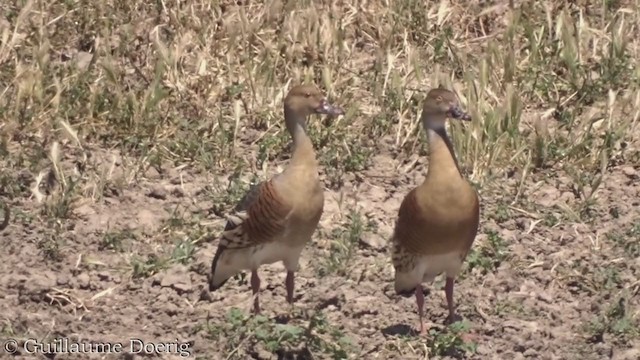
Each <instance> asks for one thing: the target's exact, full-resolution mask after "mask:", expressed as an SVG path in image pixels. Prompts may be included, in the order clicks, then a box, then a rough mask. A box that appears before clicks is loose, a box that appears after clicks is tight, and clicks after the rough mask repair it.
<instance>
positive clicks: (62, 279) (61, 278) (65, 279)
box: [56, 274, 69, 286]
mask: <svg viewBox="0 0 640 360" xmlns="http://www.w3.org/2000/svg"><path fill="white" fill-rule="evenodd" d="M68 283H69V277H68V276H67V275H66V274H60V275H58V279H57V280H56V284H58V286H65V285H67V284H68Z"/></svg>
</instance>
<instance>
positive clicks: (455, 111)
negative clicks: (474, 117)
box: [449, 105, 471, 121]
mask: <svg viewBox="0 0 640 360" xmlns="http://www.w3.org/2000/svg"><path fill="white" fill-rule="evenodd" d="M449 115H450V116H451V117H452V118H454V119H460V120H465V121H471V116H470V115H469V114H467V113H466V112H464V111H462V109H460V107H459V106H457V105H453V106H451V108H450V109H449Z"/></svg>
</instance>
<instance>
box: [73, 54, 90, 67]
mask: <svg viewBox="0 0 640 360" xmlns="http://www.w3.org/2000/svg"><path fill="white" fill-rule="evenodd" d="M92 59H93V54H91V53H88V52H84V51H78V53H77V54H76V59H75V60H76V61H75V63H76V67H77V68H78V70H86V69H88V68H89V64H90V63H91V60H92Z"/></svg>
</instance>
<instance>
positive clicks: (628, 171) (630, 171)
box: [622, 166, 638, 179]
mask: <svg viewBox="0 0 640 360" xmlns="http://www.w3.org/2000/svg"><path fill="white" fill-rule="evenodd" d="M622 173H623V174H625V175H626V176H627V177H628V178H629V179H635V178H637V177H638V172H637V171H636V169H634V168H633V166H625V167H623V168H622Z"/></svg>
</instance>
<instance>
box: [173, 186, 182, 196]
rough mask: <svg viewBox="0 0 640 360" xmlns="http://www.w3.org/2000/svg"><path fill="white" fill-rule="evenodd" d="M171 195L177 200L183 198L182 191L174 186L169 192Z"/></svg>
mask: <svg viewBox="0 0 640 360" xmlns="http://www.w3.org/2000/svg"><path fill="white" fill-rule="evenodd" d="M171 195H173V196H175V197H179V198H181V197H184V190H182V188H181V187H178V186H176V187H174V188H173V190H171Z"/></svg>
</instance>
